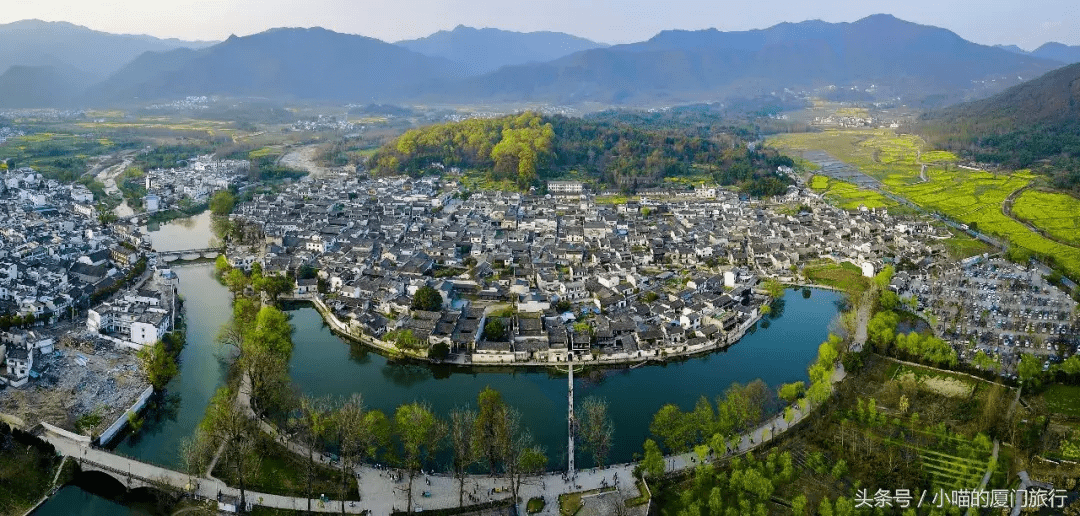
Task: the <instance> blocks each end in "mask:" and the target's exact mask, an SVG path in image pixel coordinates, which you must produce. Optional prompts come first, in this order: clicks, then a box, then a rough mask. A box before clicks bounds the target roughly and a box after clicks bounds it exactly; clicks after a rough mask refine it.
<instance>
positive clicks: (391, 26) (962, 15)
mask: <svg viewBox="0 0 1080 516" xmlns="http://www.w3.org/2000/svg"><path fill="white" fill-rule="evenodd" d="M6 3H7V4H8V5H5V6H4V8H3V9H2V10H0V23H8V22H12V21H17V20H22V19H29V18H37V19H41V20H46V21H67V22H71V23H75V24H78V25H84V26H87V27H89V28H91V29H95V30H100V31H105V32H113V33H125V34H149V35H151V36H157V37H161V38H181V39H186V40H196V39H198V40H223V39H225V38H227V37H228V36H229V35H231V34H236V35H238V36H244V35H248V34H254V33H256V32H261V31H264V30H266V29H269V28H273V27H313V26H320V27H324V28H327V29H330V30H334V31H338V32H346V33H351V34H361V35H364V36H370V37H374V38H379V39H382V40H384V41H391V42H392V41H398V40H401V39H412V38H419V37H423V36H427V35H429V34H431V33H433V32H436V31H438V30H444V29H445V30H449V29H452V28H453V27H455V26H457V25H459V24H463V25H468V26H472V27H495V28H499V29H506V30H516V31H523V32H528V31H537V30H550V31H559V32H566V33H570V34H574V35H577V36H582V37H586V38H589V39H593V40H596V41H601V42H605V43H630V42H634V41H642V40H645V39H648V38H650V37H652V36H653V35H655V34H656V33H657V32H660V31H661V30H666V29H687V30H693V29H705V28H710V27H715V28H717V29H720V30H747V29H759V28H765V27H769V26H771V25H775V24H777V23H781V22H785V21H787V22H799V21H803V20H809V19H820V20H825V21H828V22H845V21H846V22H850V21H855V20H858V19H859V18H862V17H864V16H868V15H870V14H876V13H888V14H892V15H894V16H896V17H898V18H901V19H904V20H908V21H913V22H917V23H922V24H926V25H935V26H938V27H944V28H947V29H950V30H952V31H954V32H956V33H957V34H959V35H960V36H962V37H964V38H965V39H968V40H970V41H974V42H976V43H982V44H988V45H993V44H999V43H1001V44H1016V45H1019V46H1020V47H1021V48H1024V49H1027V50H1032V49H1034V48H1036V47H1038V46H1039V45H1041V44H1043V43H1045V42H1048V41H1057V42H1060V43H1065V44H1069V45H1080V8H1078V7H1077V5H1078V4H1080V2H1077V1H1076V0H1026V1H1023V2H1021V1H1018V0H990V1H988V0H904V1H902V2H897V1H896V0H889V1H880V0H860V1H852V0H845V1H838V0H817V1H807V0H769V1H767V2H764V1H761V0H539V1H538V0H532V1H527V2H522V1H517V2H515V1H509V0H303V1H297V0H164V1H161V0H96V1H93V2H87V1H86V0H34V1H17V2H6Z"/></svg>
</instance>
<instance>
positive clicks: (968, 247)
mask: <svg viewBox="0 0 1080 516" xmlns="http://www.w3.org/2000/svg"><path fill="white" fill-rule="evenodd" d="M941 242H942V243H943V244H945V248H946V249H947V250H948V252H949V256H950V257H952V259H954V260H963V259H964V258H968V257H971V256H975V255H979V254H983V253H992V252H994V251H995V249H994V248H993V247H991V246H990V244H987V243H986V242H983V241H982V240H979V239H976V238H972V237H970V236H968V235H967V234H966V233H961V232H959V231H953V236H952V237H950V238H947V239H945V240H942V241H941Z"/></svg>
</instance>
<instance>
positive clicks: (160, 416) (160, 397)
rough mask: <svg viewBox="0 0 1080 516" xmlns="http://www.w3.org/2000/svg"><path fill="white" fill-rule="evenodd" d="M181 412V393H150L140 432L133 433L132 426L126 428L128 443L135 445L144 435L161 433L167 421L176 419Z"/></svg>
mask: <svg viewBox="0 0 1080 516" xmlns="http://www.w3.org/2000/svg"><path fill="white" fill-rule="evenodd" d="M179 413H180V394H178V393H170V392H168V391H157V392H154V394H152V395H150V398H149V399H148V400H147V401H146V410H143V412H142V415H141V416H140V417H142V420H143V424H142V426H141V427H140V428H139V431H138V432H135V433H131V427H128V428H126V429H125V430H124V432H125V433H126V434H127V442H128V444H130V445H132V446H134V445H136V444H138V443H139V441H141V440H142V439H143V438H144V437H146V436H148V435H154V434H157V433H160V432H161V430H162V429H163V428H164V427H165V423H167V422H170V421H176V418H177V416H178V415H179Z"/></svg>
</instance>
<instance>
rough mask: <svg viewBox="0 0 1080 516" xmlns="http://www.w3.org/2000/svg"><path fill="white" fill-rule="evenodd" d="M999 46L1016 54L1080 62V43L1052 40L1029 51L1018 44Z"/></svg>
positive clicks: (1065, 61) (1068, 62)
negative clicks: (1070, 43) (1070, 44)
mask: <svg viewBox="0 0 1080 516" xmlns="http://www.w3.org/2000/svg"><path fill="white" fill-rule="evenodd" d="M997 47H998V48H1001V49H1004V50H1008V51H1009V52H1012V53H1014V54H1022V55H1028V56H1034V57H1039V58H1042V59H1049V60H1051V61H1057V62H1059V63H1065V64H1072V63H1080V45H1074V46H1069V45H1066V44H1064V43H1057V42H1054V41H1051V42H1050V43H1046V44H1043V45H1042V46H1040V47H1039V48H1036V49H1035V50H1032V51H1031V52H1028V51H1027V50H1024V49H1022V48H1020V47H1018V46H1016V45H997Z"/></svg>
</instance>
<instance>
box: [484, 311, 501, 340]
mask: <svg viewBox="0 0 1080 516" xmlns="http://www.w3.org/2000/svg"><path fill="white" fill-rule="evenodd" d="M505 339H506V324H504V323H503V321H502V318H501V317H492V318H490V319H488V322H487V324H484V340H491V341H502V340H505Z"/></svg>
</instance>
